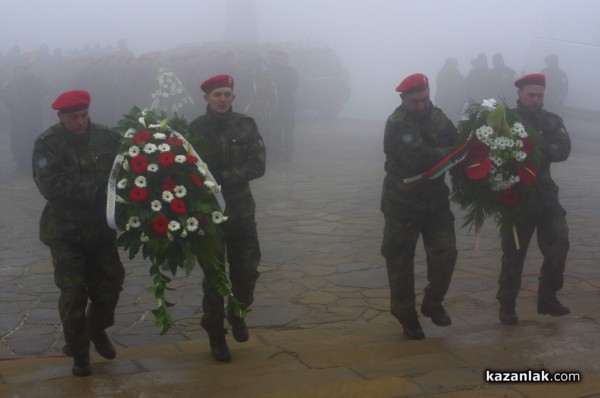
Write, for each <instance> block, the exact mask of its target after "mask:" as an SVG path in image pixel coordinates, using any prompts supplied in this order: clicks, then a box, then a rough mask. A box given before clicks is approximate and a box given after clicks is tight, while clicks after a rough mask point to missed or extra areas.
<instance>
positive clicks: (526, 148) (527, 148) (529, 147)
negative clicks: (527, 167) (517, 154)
mask: <svg viewBox="0 0 600 398" xmlns="http://www.w3.org/2000/svg"><path fill="white" fill-rule="evenodd" d="M522 151H523V152H525V155H527V156H529V154H530V153H531V151H533V144H532V143H531V140H530V139H529V138H527V137H525V138H523V149H522Z"/></svg>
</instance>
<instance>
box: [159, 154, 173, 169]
mask: <svg viewBox="0 0 600 398" xmlns="http://www.w3.org/2000/svg"><path fill="white" fill-rule="evenodd" d="M174 161H175V155H173V153H171V152H163V153H161V154H160V155H158V163H160V164H161V166H169V165H171V164H173V162H174Z"/></svg>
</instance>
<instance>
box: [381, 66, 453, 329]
mask: <svg viewBox="0 0 600 398" xmlns="http://www.w3.org/2000/svg"><path fill="white" fill-rule="evenodd" d="M396 91H398V92H400V93H401V94H400V98H401V99H402V104H401V105H400V106H399V107H398V108H396V110H394V112H393V113H392V114H391V115H390V117H389V118H388V120H387V123H386V126H385V134H384V143H383V145H384V152H385V155H386V162H385V170H386V176H385V179H384V182H383V192H382V199H381V211H382V212H383V214H384V216H385V229H384V233H383V242H382V245H381V253H382V255H383V256H384V257H385V259H386V264H387V271H388V278H389V284H390V294H391V312H392V314H393V315H394V316H395V317H396V318H397V319H398V320H399V321H400V323H401V324H402V328H403V332H404V334H405V335H406V337H408V338H409V339H414V340H420V339H423V338H424V337H425V334H424V333H423V329H422V328H421V325H420V323H419V319H418V316H417V312H416V310H415V288H414V256H415V248H416V245H417V240H418V239H419V235H421V236H422V238H423V243H424V246H425V252H426V262H427V280H428V281H429V284H428V285H427V287H426V288H425V295H424V297H423V302H422V305H421V313H422V314H423V315H425V316H427V317H430V318H431V320H432V321H433V323H435V324H436V325H438V326H446V325H450V324H451V323H452V321H451V319H450V316H449V315H448V314H447V313H446V311H445V309H444V307H443V306H442V301H443V300H444V297H445V295H446V292H447V290H448V287H449V285H450V280H451V278H452V273H453V271H454V265H455V263H456V256H457V250H456V238H455V231H454V216H453V214H452V212H451V211H450V201H449V193H450V190H449V188H448V186H447V185H446V183H445V182H444V176H443V175H442V176H440V177H438V178H436V179H433V180H425V181H424V182H423V183H422V184H421V185H419V186H417V187H416V188H414V189H412V190H407V189H406V187H405V186H404V184H403V179H404V178H407V177H412V176H415V175H418V174H420V173H422V172H424V171H426V170H428V169H429V168H431V167H432V166H434V165H436V164H437V163H438V162H439V161H441V160H442V159H443V158H444V157H445V156H447V155H449V154H450V153H451V152H452V151H453V150H454V149H455V141H456V138H457V131H456V128H455V127H454V126H453V125H452V122H451V121H450V120H449V119H448V118H447V117H446V115H444V113H443V111H442V110H441V109H439V108H437V107H435V106H433V105H432V104H431V101H430V99H429V83H428V79H427V77H426V76H425V75H422V74H415V75H410V76H408V77H407V78H406V79H404V80H403V81H402V83H400V85H399V86H398V87H397V88H396Z"/></svg>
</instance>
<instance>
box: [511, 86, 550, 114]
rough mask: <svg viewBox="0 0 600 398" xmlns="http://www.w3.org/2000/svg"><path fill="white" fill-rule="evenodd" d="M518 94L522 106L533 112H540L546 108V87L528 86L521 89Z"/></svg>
mask: <svg viewBox="0 0 600 398" xmlns="http://www.w3.org/2000/svg"><path fill="white" fill-rule="evenodd" d="M517 94H518V95H519V101H521V104H522V105H523V106H524V107H525V108H527V109H529V110H530V111H532V112H535V111H538V110H540V109H542V107H543V106H544V86H538V85H533V84H528V85H527V86H523V87H521V88H520V89H519V90H518V91H517Z"/></svg>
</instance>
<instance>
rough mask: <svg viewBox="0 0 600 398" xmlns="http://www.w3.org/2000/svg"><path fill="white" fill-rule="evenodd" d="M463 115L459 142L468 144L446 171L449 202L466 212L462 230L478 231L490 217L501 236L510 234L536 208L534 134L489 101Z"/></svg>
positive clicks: (514, 115)
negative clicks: (460, 159) (463, 157)
mask: <svg viewBox="0 0 600 398" xmlns="http://www.w3.org/2000/svg"><path fill="white" fill-rule="evenodd" d="M465 116H466V117H467V119H466V120H463V121H461V122H460V123H459V142H460V143H464V142H468V153H467V159H466V161H464V162H462V163H460V164H459V165H457V166H456V167H454V168H453V169H452V170H451V171H450V175H451V177H452V184H453V186H452V198H453V200H454V201H456V202H457V203H459V204H460V206H461V208H462V209H463V210H466V213H465V218H464V223H463V227H465V226H469V227H471V226H474V227H475V230H476V232H479V230H480V229H481V227H482V225H483V222H484V221H485V219H486V218H487V217H488V216H493V217H494V219H495V221H496V224H497V225H498V226H499V227H500V232H501V233H502V234H506V233H510V232H511V230H512V231H513V232H514V226H515V225H516V223H517V221H518V220H519V219H520V218H522V217H524V216H525V215H526V214H527V213H529V212H531V210H532V208H533V207H534V206H536V205H537V200H536V199H537V190H536V187H535V184H536V180H537V171H538V165H539V160H540V156H541V155H540V153H539V151H538V150H537V149H536V148H537V146H538V144H539V141H540V136H539V133H538V132H537V131H536V130H535V129H532V128H529V127H528V126H527V124H526V123H525V122H524V121H523V120H522V119H521V118H520V117H519V115H518V114H517V113H516V112H514V111H513V110H511V109H510V108H508V107H507V106H506V105H504V104H498V103H497V102H496V101H495V100H493V99H491V100H485V101H483V102H482V103H481V104H479V103H471V104H470V105H469V106H468V107H467V109H466V112H465ZM517 245H518V242H517Z"/></svg>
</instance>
